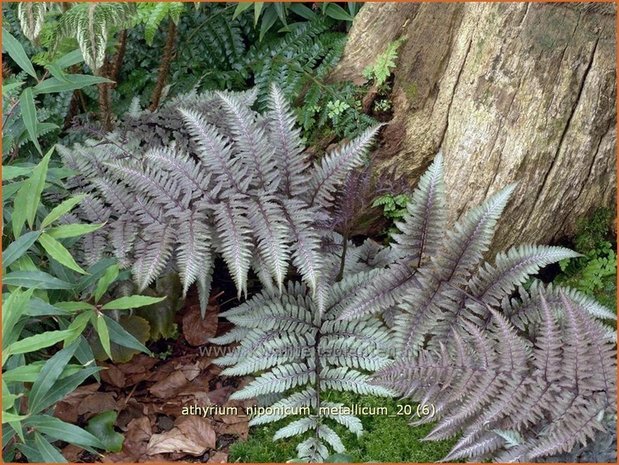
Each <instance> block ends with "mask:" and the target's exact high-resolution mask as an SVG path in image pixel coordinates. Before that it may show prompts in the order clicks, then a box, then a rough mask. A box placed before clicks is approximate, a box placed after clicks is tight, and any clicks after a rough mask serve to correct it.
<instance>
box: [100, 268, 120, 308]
mask: <svg viewBox="0 0 619 465" xmlns="http://www.w3.org/2000/svg"><path fill="white" fill-rule="evenodd" d="M119 272H120V270H119V268H118V265H117V264H114V265H112V266H110V267H109V268H108V269H107V270H105V273H104V274H103V276H102V277H101V279H99V281H98V282H97V287H96V288H95V295H94V297H95V302H99V300H100V299H101V297H103V295H104V294H105V293H106V292H107V290H108V288H109V287H110V285H111V284H112V283H113V282H114V281H115V280H116V278H117V277H118V273H119Z"/></svg>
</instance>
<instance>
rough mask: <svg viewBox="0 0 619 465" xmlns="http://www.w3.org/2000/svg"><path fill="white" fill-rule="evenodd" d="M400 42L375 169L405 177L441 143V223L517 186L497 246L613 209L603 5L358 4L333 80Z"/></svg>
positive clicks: (612, 130) (611, 17) (607, 23)
mask: <svg viewBox="0 0 619 465" xmlns="http://www.w3.org/2000/svg"><path fill="white" fill-rule="evenodd" d="M398 37H405V38H406V39H405V43H404V44H403V45H402V46H401V47H400V49H399V50H400V55H399V58H398V64H397V68H396V69H395V71H394V83H393V91H392V100H393V108H394V114H393V119H392V121H391V122H390V124H389V125H388V127H387V128H386V129H385V130H384V131H383V143H382V145H381V147H380V149H379V150H378V152H377V154H376V157H377V159H378V160H377V165H378V166H379V167H382V168H388V167H389V168H390V167H393V166H395V167H397V169H398V170H399V171H400V172H401V173H403V174H405V175H406V176H407V177H408V178H409V179H410V181H411V182H414V181H416V179H417V177H418V176H419V174H420V173H421V172H422V171H423V170H424V169H425V167H426V166H427V165H428V164H429V162H430V161H431V159H432V158H433V157H434V154H435V153H436V152H437V151H438V150H442V152H443V154H444V157H445V174H446V183H447V187H448V198H449V202H450V206H451V212H450V217H451V220H452V221H454V220H456V219H457V218H458V217H459V216H460V215H461V214H462V212H463V211H465V209H467V208H469V207H471V206H473V205H476V204H478V203H479V202H481V201H482V200H483V199H485V198H487V197H488V196H489V195H491V194H492V193H494V192H496V191H497V190H498V189H500V188H501V187H503V186H505V185H507V184H509V183H511V182H514V181H518V182H519V184H518V187H517V189H516V191H515V193H514V195H513V197H512V200H511V201H510V204H509V205H508V208H507V211H506V213H505V215H504V217H503V219H502V221H501V223H500V225H499V229H498V231H497V236H496V238H495V243H494V246H493V248H495V249H496V248H503V247H506V246H509V245H512V244H514V243H522V242H538V243H548V242H552V241H556V240H558V239H560V238H561V237H563V236H566V235H571V234H573V232H574V230H575V226H576V223H577V220H578V219H579V218H582V217H583V216H586V215H587V214H588V213H590V212H591V211H592V209H594V208H596V207H600V206H606V207H612V208H614V205H615V197H616V174H615V162H616V154H615V145H616V124H615V122H616V105H615V100H616V99H615V96H616V72H615V9H614V5H612V4H605V5H591V4H589V5H583V4H571V5H570V4H549V3H545V4H544V3H542V4H539V3H535V4H534V3H506V4H487V3H484V4H482V3H467V4H453V3H452V4H428V3H423V4H419V3H409V4H389V3H386V4H385V3H370V4H366V5H365V6H364V7H363V8H362V9H361V11H360V13H359V15H358V16H357V18H356V19H355V23H354V25H353V27H352V29H351V33H350V38H349V42H348V44H347V48H346V51H345V54H344V57H343V59H342V62H341V63H340V65H339V67H338V68H337V69H336V70H335V72H334V74H333V75H332V76H331V79H334V80H343V79H346V80H353V81H355V82H357V83H359V82H361V81H363V77H362V70H363V69H364V68H365V67H366V66H367V65H369V64H371V63H373V62H374V60H375V58H376V56H377V55H378V54H379V53H381V52H382V51H383V50H384V49H385V46H386V44H388V43H389V42H390V41H392V40H394V39H396V38H398Z"/></svg>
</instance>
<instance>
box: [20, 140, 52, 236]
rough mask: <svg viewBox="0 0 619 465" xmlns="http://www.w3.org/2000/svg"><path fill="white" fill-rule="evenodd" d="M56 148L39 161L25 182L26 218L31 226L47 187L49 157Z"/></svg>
mask: <svg viewBox="0 0 619 465" xmlns="http://www.w3.org/2000/svg"><path fill="white" fill-rule="evenodd" d="M53 151H54V148H53V147H52V148H51V149H50V150H49V151H48V152H47V153H46V154H45V156H44V157H43V159H42V160H41V161H40V162H39V164H38V165H37V166H35V167H34V169H33V170H32V176H30V178H29V179H28V182H27V183H26V184H24V187H26V188H27V191H26V219H27V220H28V224H29V225H30V228H32V227H33V226H34V219H35V217H36V214H37V209H38V208H39V202H40V201H41V193H42V192H43V187H45V179H46V178H47V167H48V165H49V159H50V158H51V156H52V152H53Z"/></svg>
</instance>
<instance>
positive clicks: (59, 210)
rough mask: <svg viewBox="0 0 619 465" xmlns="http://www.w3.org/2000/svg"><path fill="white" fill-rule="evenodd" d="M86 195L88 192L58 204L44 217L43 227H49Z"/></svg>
mask: <svg viewBox="0 0 619 465" xmlns="http://www.w3.org/2000/svg"><path fill="white" fill-rule="evenodd" d="M84 197H86V194H80V195H76V196H74V197H71V198H70V199H67V200H65V201H64V202H62V203H61V204H60V205H58V206H56V207H55V208H54V209H53V210H52V211H51V212H49V214H48V215H47V216H46V217H45V218H43V221H42V222H41V229H43V228H47V227H48V226H49V225H50V224H52V223H53V222H54V221H56V220H57V219H58V218H60V217H61V216H62V215H64V214H66V213H69V212H70V211H71V210H72V209H73V207H75V206H76V205H77V204H78V203H80V202H81V201H82V199H83V198H84Z"/></svg>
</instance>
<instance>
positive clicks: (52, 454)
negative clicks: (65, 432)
mask: <svg viewBox="0 0 619 465" xmlns="http://www.w3.org/2000/svg"><path fill="white" fill-rule="evenodd" d="M34 445H35V446H36V449H37V452H38V453H39V454H40V455H41V460H43V462H49V463H66V462H67V459H65V458H64V456H63V455H62V454H61V453H60V451H59V450H58V449H56V448H55V447H54V446H52V444H51V443H50V442H49V441H48V440H47V439H45V438H44V437H43V436H41V435H40V434H39V433H37V432H36V431H35V433H34Z"/></svg>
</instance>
